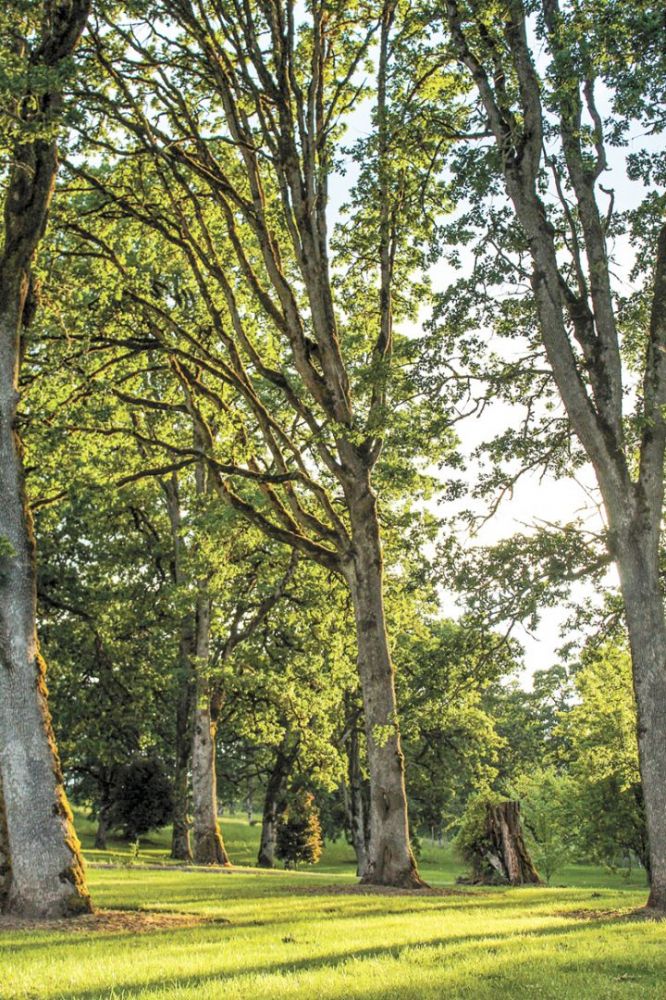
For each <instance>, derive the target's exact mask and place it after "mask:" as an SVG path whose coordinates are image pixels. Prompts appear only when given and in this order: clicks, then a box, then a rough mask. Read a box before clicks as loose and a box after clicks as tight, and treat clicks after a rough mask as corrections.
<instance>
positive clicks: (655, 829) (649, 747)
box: [617, 537, 666, 910]
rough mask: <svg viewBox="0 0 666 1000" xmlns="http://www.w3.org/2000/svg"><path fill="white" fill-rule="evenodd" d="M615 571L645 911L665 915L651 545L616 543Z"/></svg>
mask: <svg viewBox="0 0 666 1000" xmlns="http://www.w3.org/2000/svg"><path fill="white" fill-rule="evenodd" d="M650 550H652V551H650ZM617 566H618V571H619V574H620V583H621V588H622V596H623V599H624V607H625V613H626V618H627V627H628V632H629V643H630V646H631V658H632V666H633V680H634V692H635V695H636V708H637V717H638V747H639V761H640V771H641V783H642V786H643V800H644V805H645V821H646V826H647V833H648V842H649V875H650V896H649V899H648V906H651V907H655V908H657V909H660V910H666V780H665V779H666V624H665V622H664V603H663V596H662V590H661V583H660V579H659V562H658V552H657V547H656V545H652V546H649V545H648V544H646V543H645V542H643V543H642V544H641V540H637V539H636V538H635V537H634V538H631V537H628V538H626V539H625V540H624V541H623V540H620V541H619V542H618V546H617Z"/></svg>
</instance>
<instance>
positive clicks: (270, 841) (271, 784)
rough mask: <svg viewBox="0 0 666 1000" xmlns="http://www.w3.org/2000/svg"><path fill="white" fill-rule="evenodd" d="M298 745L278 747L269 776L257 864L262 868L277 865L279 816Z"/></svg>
mask: <svg viewBox="0 0 666 1000" xmlns="http://www.w3.org/2000/svg"><path fill="white" fill-rule="evenodd" d="M297 753H298V747H297V746H296V747H292V749H291V750H287V747H286V743H283V744H282V745H281V746H280V747H278V750H277V754H276V757H275V763H274V764H273V769H272V770H271V773H270V775H269V777H268V784H267V785H266V794H265V795H264V808H263V812H262V817H261V840H260V842H259V856H258V858H257V864H258V866H259V867H260V868H274V867H275V848H276V843H277V818H278V809H279V807H280V799H281V797H282V793H283V791H284V788H285V784H286V781H287V778H288V777H289V774H290V773H291V769H292V767H293V765H294V761H295V760H296V756H297Z"/></svg>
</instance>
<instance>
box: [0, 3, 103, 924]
mask: <svg viewBox="0 0 666 1000" xmlns="http://www.w3.org/2000/svg"><path fill="white" fill-rule="evenodd" d="M40 6H41V5H40ZM40 13H41V18H40V21H41V23H40V24H39V29H40V38H39V40H38V41H36V42H35V43H34V47H33V48H32V50H29V49H28V46H27V43H25V44H23V43H22V45H21V46H19V45H17V47H16V53H15V54H16V56H17V58H19V59H25V60H26V65H27V63H28V61H29V62H30V63H31V65H32V66H33V68H34V67H37V70H38V73H39V71H40V70H46V71H47V72H48V71H52V70H59V69H60V67H61V66H62V65H63V64H64V61H65V60H67V59H69V57H70V56H71V53H72V51H73V49H74V47H75V46H76V44H77V42H78V39H79V37H80V35H81V32H82V31H83V27H84V25H85V22H86V18H87V13H88V7H87V2H86V0H60V2H58V0H56V2H54V3H49V4H44V5H43V8H42V9H41V12H40ZM16 37H17V39H19V38H20V33H19V34H17V36H16ZM26 75H27V76H30V77H31V78H32V75H33V74H32V72H31V73H30V74H26ZM52 79H53V80H58V79H61V74H59V73H58V72H56V73H52ZM57 86H58V84H57V83H54V84H53V85H52V87H50V88H47V90H46V92H44V93H42V94H41V95H39V96H36V95H34V94H31V93H30V92H29V91H28V92H26V93H25V94H24V95H23V96H22V97H21V98H17V100H16V102H15V105H14V107H12V109H11V110H12V112H13V114H14V117H15V120H16V121H17V122H18V123H25V124H26V125H28V126H33V129H34V126H35V125H38V126H41V127H42V128H44V129H45V130H47V131H52V130H53V129H54V128H55V126H56V125H57V122H58V117H59V114H60V111H61V109H62V95H61V94H60V92H59V90H58V89H57ZM35 134H37V135H39V134H40V133H39V128H38V129H36V130H33V132H32V135H33V136H34V135H35ZM29 137H30V132H29V131H27V132H26V138H27V141H25V142H24V143H22V144H21V143H20V142H19V143H18V144H17V146H16V148H15V149H14V150H13V158H12V159H13V162H12V167H11V171H10V175H9V181H8V184H7V187H6V193H5V204H4V245H3V247H2V252H1V253H0V303H1V305H0V781H1V783H2V789H3V801H4V813H5V825H4V831H5V835H6V844H7V845H8V848H9V856H10V860H9V864H10V866H11V874H10V876H9V884H8V887H7V890H6V892H5V898H4V908H5V909H6V910H9V911H11V912H15V913H21V914H26V915H27V914H30V915H34V916H60V915H66V914H73V913H80V912H81V911H88V910H90V905H91V904H90V897H89V895H88V891H87V888H86V884H85V877H84V872H83V862H82V858H81V853H80V847H79V842H78V840H77V839H76V834H75V833H74V827H73V825H72V815H71V812H70V810H69V806H68V804H67V799H66V797H65V791H64V788H63V782H62V775H61V773H60V764H59V761H58V753H57V750H56V746H55V739H54V735H53V729H52V727H51V717H50V715H49V710H48V706H47V691H46V682H45V673H46V668H45V664H44V661H43V659H42V657H41V656H40V654H39V648H38V644H37V633H36V596H35V543H34V537H33V533H32V520H31V517H30V512H29V510H28V507H27V504H26V498H25V489H24V478H23V453H22V448H21V442H20V440H19V437H18V433H17V430H16V420H17V404H18V400H19V392H18V385H19V368H20V361H21V334H22V332H23V330H24V329H25V327H27V326H28V324H29V322H30V319H31V318H32V315H33V314H34V311H35V308H36V303H37V295H36V291H35V286H34V282H33V280H32V276H31V266H32V263H33V259H34V256H35V252H36V250H37V246H38V244H39V241H40V240H41V238H42V236H43V234H44V231H45V228H46V223H47V220H48V214H49V208H50V204H51V197H52V194H53V188H54V185H55V178H56V172H57V168H58V155H57V147H56V142H55V139H53V138H46V137H42V138H32V139H30V138H29Z"/></svg>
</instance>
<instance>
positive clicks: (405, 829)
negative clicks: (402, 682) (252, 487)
mask: <svg viewBox="0 0 666 1000" xmlns="http://www.w3.org/2000/svg"><path fill="white" fill-rule="evenodd" d="M349 493H350V496H349V501H350V513H351V523H352V540H353V553H352V558H351V560H350V562H349V563H348V564H347V566H346V567H345V571H346V575H347V579H348V582H349V586H350V589H351V594H352V601H353V604H354V613H355V618H356V636H357V643H358V669H359V676H360V678H361V689H362V692H363V707H364V712H365V732H366V740H367V753H368V770H369V773H370V843H369V849H368V863H367V868H366V871H365V874H364V876H363V879H362V881H363V882H366V883H371V884H375V885H392V886H402V887H410V888H420V887H422V886H423V885H424V884H425V883H424V882H423V881H422V879H421V877H420V876H419V873H418V870H417V867H416V861H415V859H414V855H413V854H412V850H411V847H410V844H409V826H408V819H407V795H406V792H405V765H404V758H403V754H402V748H401V745H400V730H399V726H398V711H397V704H396V697H395V672H394V668H393V663H392V661H391V654H390V651H389V643H388V636H387V634H386V619H385V612H384V596H383V560H382V550H381V542H380V536H379V521H378V517H377V505H376V499H375V496H374V493H373V492H372V489H371V487H370V485H369V482H368V481H367V480H366V481H365V482H359V480H358V479H357V480H356V481H355V482H354V483H353V484H352V486H351V488H350V490H349Z"/></svg>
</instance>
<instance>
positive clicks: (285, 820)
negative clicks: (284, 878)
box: [276, 788, 322, 868]
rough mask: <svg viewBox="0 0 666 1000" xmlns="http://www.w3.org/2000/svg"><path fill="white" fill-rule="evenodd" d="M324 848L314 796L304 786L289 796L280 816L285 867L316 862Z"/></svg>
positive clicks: (279, 834)
mask: <svg viewBox="0 0 666 1000" xmlns="http://www.w3.org/2000/svg"><path fill="white" fill-rule="evenodd" d="M321 851H322V834H321V824H320V822H319V813H318V811H317V807H316V806H315V801H314V795H312V794H311V793H310V792H308V791H306V789H304V788H300V789H298V790H297V791H295V792H292V794H291V795H290V796H289V798H288V800H287V801H286V803H285V805H284V808H283V810H282V812H281V813H280V816H279V818H278V828H277V850H276V854H277V856H278V858H280V859H281V860H282V861H284V866H285V868H297V867H298V865H299V864H301V863H303V862H304V863H305V864H308V865H314V864H316V863H317V861H319V858H320V857H321Z"/></svg>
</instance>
